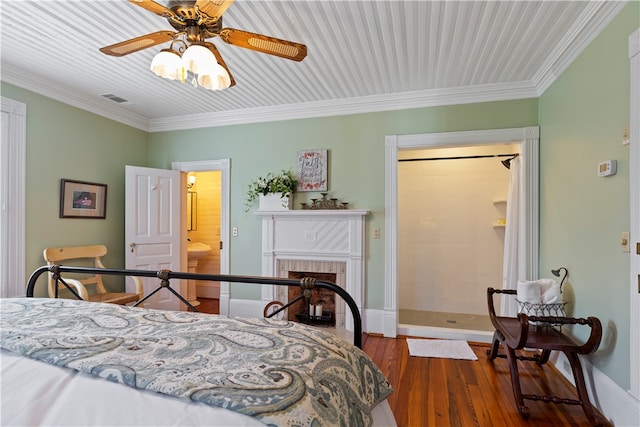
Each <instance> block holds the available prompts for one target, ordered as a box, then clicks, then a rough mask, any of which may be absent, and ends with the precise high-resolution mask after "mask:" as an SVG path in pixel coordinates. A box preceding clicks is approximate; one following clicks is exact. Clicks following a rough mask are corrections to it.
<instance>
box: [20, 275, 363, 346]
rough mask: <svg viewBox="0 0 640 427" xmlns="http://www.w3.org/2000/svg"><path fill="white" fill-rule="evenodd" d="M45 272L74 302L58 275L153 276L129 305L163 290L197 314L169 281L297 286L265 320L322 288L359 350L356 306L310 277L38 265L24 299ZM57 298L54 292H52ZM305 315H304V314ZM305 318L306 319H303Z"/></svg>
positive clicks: (329, 284) (339, 290)
mask: <svg viewBox="0 0 640 427" xmlns="http://www.w3.org/2000/svg"><path fill="white" fill-rule="evenodd" d="M45 272H48V273H51V274H52V275H53V278H54V279H55V281H56V290H57V288H58V286H57V285H58V283H62V284H63V285H64V286H65V287H66V288H67V289H68V290H69V291H70V292H71V293H72V294H73V295H74V296H75V297H76V298H77V299H80V300H81V299H82V298H81V297H80V295H78V293H77V292H76V291H75V290H74V289H73V288H72V287H71V286H69V285H67V283H66V282H65V281H64V279H63V278H62V277H61V276H60V273H82V274H101V275H107V276H136V277H155V278H157V279H159V280H160V283H159V285H158V287H157V288H156V289H155V290H153V291H152V292H151V293H149V294H148V295H145V296H144V297H143V298H142V299H141V300H140V301H137V302H136V303H135V304H133V306H134V307H135V306H138V305H139V304H141V303H143V302H144V301H145V300H146V299H148V298H150V297H151V296H152V295H154V294H155V293H156V292H159V291H160V290H162V289H167V290H168V291H170V292H171V293H173V294H174V295H175V296H176V297H177V298H178V299H179V300H180V301H182V302H183V303H184V304H186V305H187V307H189V308H190V309H191V310H193V311H196V312H198V311H199V310H198V309H197V308H195V307H194V306H193V305H192V304H191V303H190V302H189V301H187V300H186V299H185V298H183V297H182V295H180V294H179V293H178V292H177V291H176V290H175V289H173V288H172V287H171V286H170V285H171V283H170V280H171V279H178V280H180V279H191V280H205V281H213V282H232V283H251V284H262V285H277V286H299V287H300V288H301V289H302V294H301V295H299V296H298V297H296V298H294V299H293V300H291V301H289V302H288V303H287V304H285V305H283V306H282V307H280V308H279V309H278V310H276V311H274V312H272V313H270V314H269V315H267V316H266V317H273V316H275V315H277V314H278V313H280V312H281V311H283V310H284V309H286V308H287V307H289V306H290V305H291V304H294V303H295V302H297V301H299V300H300V299H302V298H304V299H305V300H306V302H307V303H306V307H307V310H308V307H309V299H310V298H311V293H312V290H313V289H314V288H315V287H318V288H325V289H328V290H330V291H333V292H335V293H336V294H338V295H339V296H340V297H342V299H343V300H344V301H345V303H346V304H347V305H348V306H349V310H351V314H352V315H353V345H355V346H356V347H358V348H360V349H362V318H361V317H360V311H359V310H358V306H357V305H356V303H355V301H354V300H353V298H352V297H351V295H349V293H347V291H346V290H344V289H343V288H341V287H340V286H338V285H336V284H335V283H333V282H328V281H325V280H316V279H315V278H312V277H303V278H301V279H300V280H295V279H282V278H274V277H261V276H237V275H229V274H200V273H184V272H179V271H171V270H159V271H153V270H122V269H113V268H96V267H74V266H64V265H51V266H46V265H45V266H42V267H39V268H38V269H36V270H35V271H34V272H33V273H31V276H30V277H29V281H28V282H27V293H26V295H27V297H29V298H33V291H34V289H35V286H36V283H37V281H38V278H39V277H40V276H41V275H42V274H44V273H45ZM56 297H57V293H56ZM308 314H309V313H307V315H308ZM307 318H309V316H307Z"/></svg>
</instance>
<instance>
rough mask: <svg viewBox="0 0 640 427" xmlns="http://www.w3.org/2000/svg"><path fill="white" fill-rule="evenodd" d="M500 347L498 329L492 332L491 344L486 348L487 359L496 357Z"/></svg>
mask: <svg viewBox="0 0 640 427" xmlns="http://www.w3.org/2000/svg"><path fill="white" fill-rule="evenodd" d="M499 348H500V335H499V333H498V331H495V332H494V333H493V344H491V350H487V356H489V360H493V359H495V358H496V357H498V349H499Z"/></svg>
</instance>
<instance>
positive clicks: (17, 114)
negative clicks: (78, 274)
mask: <svg viewBox="0 0 640 427" xmlns="http://www.w3.org/2000/svg"><path fill="white" fill-rule="evenodd" d="M0 98H1V100H2V136H1V137H0V138H1V139H2V140H1V141H0V162H1V164H0V210H1V211H0V235H1V236H2V237H1V239H2V241H0V279H1V282H0V283H2V286H1V287H0V297H2V298H9V297H19V296H24V295H25V287H24V284H25V283H26V280H25V235H26V234H25V233H26V232H25V229H26V226H25V216H26V182H27V161H26V158H27V154H26V153H27V131H26V129H27V104H24V103H22V102H18V101H14V100H13V99H9V98H5V97H0Z"/></svg>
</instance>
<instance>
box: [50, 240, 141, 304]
mask: <svg viewBox="0 0 640 427" xmlns="http://www.w3.org/2000/svg"><path fill="white" fill-rule="evenodd" d="M106 254H107V247H106V246H104V245H93V246H75V247H68V248H46V249H45V250H44V251H43V255H44V259H45V261H47V265H50V266H51V265H54V264H57V265H80V266H84V267H86V266H87V265H86V263H87V262H92V263H93V265H91V267H96V268H105V266H104V265H103V264H102V260H101V257H103V256H104V255H106ZM132 278H133V280H134V282H135V284H136V292H135V293H133V292H107V290H106V289H105V287H104V284H103V283H102V276H101V275H100V274H96V275H95V276H91V277H87V278H84V279H72V278H66V277H64V278H61V279H62V280H64V281H65V282H66V283H67V284H68V285H69V286H70V287H72V288H73V289H74V290H75V292H76V293H77V294H78V295H79V296H80V297H81V298H82V299H83V300H85V301H93V302H109V303H114V304H128V303H131V302H136V301H139V300H140V299H142V295H143V293H144V291H143V286H142V281H141V280H140V278H139V277H132ZM57 285H58V288H59V289H62V288H64V285H62V286H61V284H60V283H58V284H57ZM87 286H91V287H94V288H95V289H94V290H93V291H92V292H89V290H88V289H87ZM48 288H49V297H50V298H55V297H56V280H55V279H54V277H53V274H52V273H49V286H48Z"/></svg>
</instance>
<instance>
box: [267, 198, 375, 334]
mask: <svg viewBox="0 0 640 427" xmlns="http://www.w3.org/2000/svg"><path fill="white" fill-rule="evenodd" d="M368 213H369V211H367V210H355V209H336V210H289V211H256V212H255V214H256V215H260V216H261V217H262V275H263V276H269V277H283V278H289V277H291V273H292V272H293V273H301V274H304V273H316V274H325V273H329V274H335V275H336V276H335V277H336V279H335V283H336V284H337V285H338V286H340V287H342V288H344V289H345V290H346V291H347V292H348V293H349V294H350V295H351V296H352V297H353V299H354V301H355V302H356V305H357V307H358V309H359V310H360V313H361V314H362V301H363V298H364V288H365V259H364V256H365V247H364V246H365V244H364V224H365V221H364V218H365V216H366V215H367V214H368ZM310 275H311V274H310ZM262 300H263V301H264V303H265V304H266V303H268V302H270V301H275V300H277V301H281V302H283V303H286V302H288V301H289V291H288V288H287V287H282V286H271V285H263V287H262ZM334 300H335V303H334V305H335V309H334V310H335V326H336V328H345V329H347V330H349V331H351V330H353V319H352V317H351V315H350V314H348V308H347V307H346V304H345V303H344V301H343V300H342V298H340V297H338V296H336V297H335V298H334ZM289 316H290V315H289Z"/></svg>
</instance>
